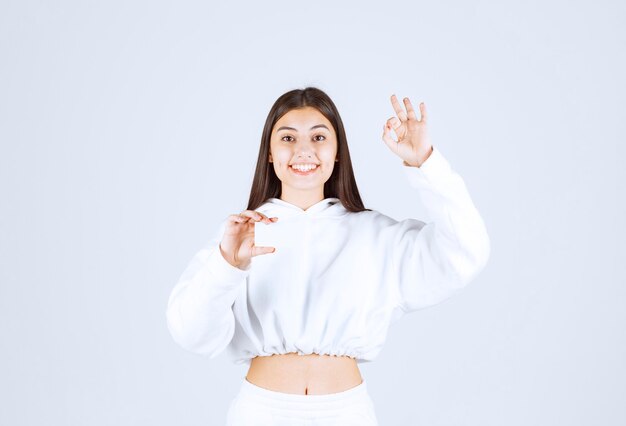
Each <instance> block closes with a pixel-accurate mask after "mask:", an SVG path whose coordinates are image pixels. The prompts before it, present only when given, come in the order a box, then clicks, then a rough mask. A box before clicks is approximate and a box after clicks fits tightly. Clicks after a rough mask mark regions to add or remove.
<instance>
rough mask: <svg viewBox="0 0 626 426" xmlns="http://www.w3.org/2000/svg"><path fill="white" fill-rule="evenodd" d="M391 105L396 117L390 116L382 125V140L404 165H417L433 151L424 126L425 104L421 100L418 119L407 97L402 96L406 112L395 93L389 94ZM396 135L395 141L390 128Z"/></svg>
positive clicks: (425, 117) (425, 118)
mask: <svg viewBox="0 0 626 426" xmlns="http://www.w3.org/2000/svg"><path fill="white" fill-rule="evenodd" d="M391 105H392V106H393V109H394V110H395V112H396V114H397V115H398V116H397V117H391V118H390V119H388V120H387V122H386V123H385V125H384V126H383V141H385V144H386V145H387V146H388V147H389V149H391V151H392V152H393V153H394V154H396V155H398V156H399V157H400V158H402V159H403V160H404V163H403V164H404V165H405V166H415V167H419V166H421V165H422V163H423V162H424V161H426V159H427V158H428V157H429V156H430V153H431V152H432V151H433V146H432V143H431V142H430V137H429V136H428V129H427V127H426V121H427V115H426V105H424V102H421V103H420V105H419V107H420V116H421V119H418V118H417V116H416V115H415V110H414V109H413V105H412V104H411V101H410V100H409V98H404V106H405V107H406V112H405V111H404V109H403V108H402V106H401V105H400V103H399V102H398V98H396V95H391ZM392 129H393V131H394V132H395V133H396V135H397V136H398V141H397V142H396V141H395V140H393V138H392V137H391V130H392Z"/></svg>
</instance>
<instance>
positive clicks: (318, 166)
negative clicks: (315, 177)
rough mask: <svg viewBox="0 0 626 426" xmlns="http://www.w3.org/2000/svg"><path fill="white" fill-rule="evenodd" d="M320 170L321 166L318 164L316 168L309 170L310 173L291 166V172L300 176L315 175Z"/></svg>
mask: <svg viewBox="0 0 626 426" xmlns="http://www.w3.org/2000/svg"><path fill="white" fill-rule="evenodd" d="M319 168H320V165H319V164H318V165H317V167H316V168H314V169H311V170H309V171H308V172H301V171H300V170H296V169H294V168H293V167H291V166H289V170H291V172H292V173H293V174H296V175H298V176H309V175H312V174H314V173H315V172H317V171H318V170H319Z"/></svg>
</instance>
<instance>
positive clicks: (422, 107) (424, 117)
mask: <svg viewBox="0 0 626 426" xmlns="http://www.w3.org/2000/svg"><path fill="white" fill-rule="evenodd" d="M420 115H421V116H422V118H421V120H420V121H423V122H424V123H425V122H426V120H427V118H428V116H427V114H426V104H425V103H424V102H421V103H420Z"/></svg>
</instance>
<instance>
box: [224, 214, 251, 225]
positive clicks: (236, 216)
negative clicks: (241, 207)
mask: <svg viewBox="0 0 626 426" xmlns="http://www.w3.org/2000/svg"><path fill="white" fill-rule="evenodd" d="M249 220H250V218H249V217H245V216H242V215H241V214H231V215H230V216H228V221H229V222H236V223H246V222H248V221H249Z"/></svg>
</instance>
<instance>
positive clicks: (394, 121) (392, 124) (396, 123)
mask: <svg viewBox="0 0 626 426" xmlns="http://www.w3.org/2000/svg"><path fill="white" fill-rule="evenodd" d="M387 124H388V125H389V128H390V129H393V130H396V129H397V128H398V127H400V126H402V122H401V121H400V120H398V117H391V118H389V119H388V120H387Z"/></svg>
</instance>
